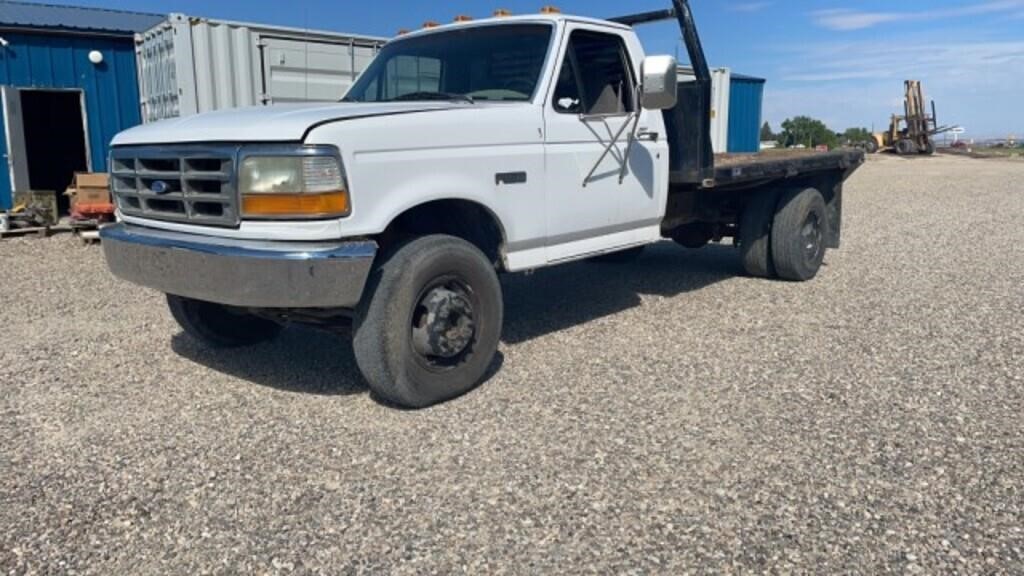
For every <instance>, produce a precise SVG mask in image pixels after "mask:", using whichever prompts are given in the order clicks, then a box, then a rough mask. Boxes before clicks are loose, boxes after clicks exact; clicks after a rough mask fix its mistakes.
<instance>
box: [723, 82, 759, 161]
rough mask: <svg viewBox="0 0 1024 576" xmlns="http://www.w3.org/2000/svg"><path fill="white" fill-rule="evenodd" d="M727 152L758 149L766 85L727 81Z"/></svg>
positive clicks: (754, 150)
mask: <svg viewBox="0 0 1024 576" xmlns="http://www.w3.org/2000/svg"><path fill="white" fill-rule="evenodd" d="M729 84H730V91H729V146H728V150H729V152H737V153H738V152H757V151H759V150H760V149H761V118H762V116H761V109H762V104H763V103H764V85H765V81H764V80H763V79H761V78H754V77H752V76H744V75H742V74H733V75H732V78H731V79H730V81H729Z"/></svg>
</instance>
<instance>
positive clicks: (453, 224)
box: [377, 200, 505, 268]
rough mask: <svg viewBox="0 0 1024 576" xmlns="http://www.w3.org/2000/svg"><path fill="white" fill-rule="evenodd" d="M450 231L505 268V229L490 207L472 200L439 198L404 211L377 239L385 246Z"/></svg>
mask: <svg viewBox="0 0 1024 576" xmlns="http://www.w3.org/2000/svg"><path fill="white" fill-rule="evenodd" d="M427 234H448V235H450V236H455V237H456V238H461V239H463V240H465V241H467V242H469V243H470V244H473V245H474V246H476V247H477V248H479V249H480V251H481V252H483V253H484V255H486V256H487V259H488V260H490V261H491V262H493V263H494V265H495V267H498V268H500V267H501V247H502V245H503V244H504V242H505V235H504V230H503V229H502V227H501V223H500V222H499V221H498V218H497V217H496V216H495V215H494V213H492V212H491V211H490V210H489V209H487V208H486V207H484V206H483V205H481V204H477V203H476V202H471V201H469V200H435V201H433V202H427V203H426V204H420V205H419V206H416V207H414V208H410V209H408V210H406V211H405V212H402V213H401V214H399V215H398V216H397V217H395V219H394V220H392V221H391V224H389V225H388V227H387V229H386V230H385V231H384V232H383V233H382V234H381V235H380V236H379V237H378V238H377V241H378V243H379V244H380V246H381V248H382V249H385V250H386V249H387V248H389V247H390V246H394V245H395V244H396V243H400V242H403V241H404V240H406V239H408V238H410V237H414V236H424V235H427Z"/></svg>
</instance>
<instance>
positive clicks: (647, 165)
mask: <svg viewBox="0 0 1024 576" xmlns="http://www.w3.org/2000/svg"><path fill="white" fill-rule="evenodd" d="M566 34H567V37H566V38H567V41H566V42H564V44H565V48H564V50H563V53H562V56H561V58H562V62H561V67H560V68H559V71H558V76H557V78H556V81H555V83H554V84H555V87H554V89H553V92H552V95H551V98H550V99H549V101H548V103H547V104H546V106H545V110H544V119H545V159H546V164H547V186H546V189H547V195H546V205H547V210H546V218H547V229H548V243H547V259H548V261H549V262H558V261H562V260H569V259H573V258H579V257H583V256H586V255H589V254H596V253H601V252H605V251H609V250H613V249H616V248H620V247H625V246H630V245H638V244H645V243H648V242H651V241H653V240H656V239H657V238H658V237H659V236H660V218H659V217H658V216H659V214H660V210H658V208H657V207H656V206H655V204H656V202H657V201H658V199H659V198H660V195H658V194H656V193H655V189H656V177H655V174H656V172H657V171H656V170H655V160H654V157H653V154H654V150H653V149H652V148H651V147H650V146H649V144H650V143H649V142H645V141H642V140H636V141H634V142H633V145H632V146H628V142H629V140H630V134H631V133H632V132H633V130H634V129H640V130H645V129H646V122H647V114H648V112H647V111H645V110H641V109H640V103H639V102H638V101H637V100H638V98H637V94H636V75H635V73H634V65H633V63H632V62H631V60H630V57H629V52H628V50H627V49H626V44H625V42H624V41H623V38H622V37H621V36H619V35H616V34H609V33H606V32H599V31H596V30H591V29H588V28H586V27H581V26H569V27H568V28H567V30H566ZM637 114H640V116H639V118H638V117H637ZM613 142H614V143H613ZM627 148H629V158H626V157H625V154H626V152H627Z"/></svg>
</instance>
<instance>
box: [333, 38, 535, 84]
mask: <svg viewBox="0 0 1024 576" xmlns="http://www.w3.org/2000/svg"><path fill="white" fill-rule="evenodd" d="M551 31H552V27H551V26H549V25H547V24H504V25H501V26H480V27H475V28H473V27H467V28H466V29H464V30H452V31H448V32H444V33H438V34H427V35H424V36H419V37H413V38H409V39H407V40H398V41H395V42H392V43H390V44H388V45H387V46H385V47H384V48H383V49H382V50H381V52H380V54H379V55H378V56H377V57H376V58H375V59H374V60H373V63H372V64H370V67H369V68H367V70H366V72H364V73H363V75H362V76H360V77H359V80H358V81H357V82H356V83H355V85H354V86H352V89H351V90H349V91H348V94H347V95H346V96H345V98H344V101H346V102H394V101H401V100H498V101H511V102H524V101H528V100H530V99H531V98H533V92H534V90H536V88H537V83H538V82H539V80H540V74H541V71H542V70H543V68H544V58H545V56H546V55H547V52H548V45H549V44H550V41H551V33H552V32H551Z"/></svg>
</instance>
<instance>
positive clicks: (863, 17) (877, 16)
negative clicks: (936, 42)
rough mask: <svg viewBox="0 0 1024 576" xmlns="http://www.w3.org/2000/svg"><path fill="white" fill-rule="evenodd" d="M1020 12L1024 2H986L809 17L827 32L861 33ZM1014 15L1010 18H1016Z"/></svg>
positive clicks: (833, 11)
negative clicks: (880, 27)
mask: <svg viewBox="0 0 1024 576" xmlns="http://www.w3.org/2000/svg"><path fill="white" fill-rule="evenodd" d="M1021 8H1024V0H990V1H988V2H981V3H979V4H974V5H971V6H962V7H959V8H946V9H939V10H922V11H919V12H862V11H860V10H853V9H850V8H834V9H828V10H816V11H814V12H813V13H812V15H813V17H814V20H815V22H817V23H818V25H819V26H822V27H824V28H828V29H830V30H841V31H846V30H862V29H864V28H872V27H874V26H878V25H879V24H887V23H890V22H904V21H912V20H918V21H919V20H944V19H949V18H961V17H965V16H977V15H980V14H998V13H1004V12H1017V11H1018V10H1020V9H1021ZM1017 16H1019V15H1015V16H1013V17H1017Z"/></svg>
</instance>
